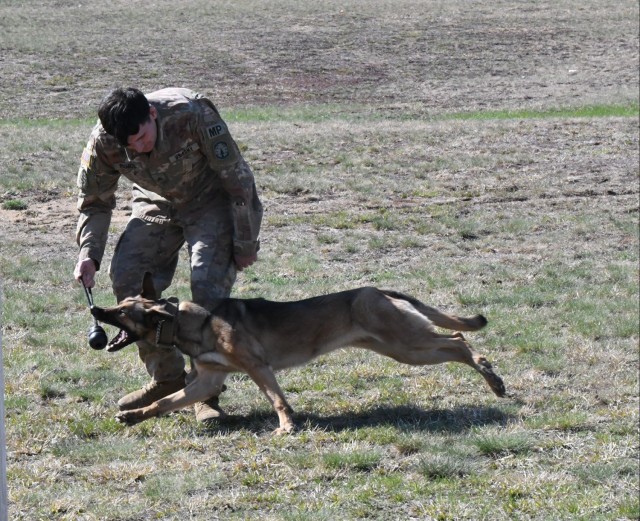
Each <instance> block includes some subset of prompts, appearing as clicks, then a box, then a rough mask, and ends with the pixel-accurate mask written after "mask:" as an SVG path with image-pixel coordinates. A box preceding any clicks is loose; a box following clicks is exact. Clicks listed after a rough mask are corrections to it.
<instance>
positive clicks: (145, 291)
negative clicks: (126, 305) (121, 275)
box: [140, 271, 158, 300]
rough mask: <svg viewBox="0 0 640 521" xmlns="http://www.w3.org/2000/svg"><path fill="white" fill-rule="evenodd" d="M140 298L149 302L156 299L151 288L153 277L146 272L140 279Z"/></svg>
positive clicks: (154, 290) (152, 287)
mask: <svg viewBox="0 0 640 521" xmlns="http://www.w3.org/2000/svg"><path fill="white" fill-rule="evenodd" d="M140 296H141V297H144V298H146V299H149V300H157V299H158V295H157V294H156V288H155V287H154V286H153V276H152V275H151V273H149V272H148V271H147V272H146V273H145V274H144V277H143V279H142V292H141V293H140Z"/></svg>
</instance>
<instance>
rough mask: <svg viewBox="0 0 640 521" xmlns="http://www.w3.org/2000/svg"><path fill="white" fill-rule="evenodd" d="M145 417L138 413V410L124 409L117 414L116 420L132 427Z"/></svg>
mask: <svg viewBox="0 0 640 521" xmlns="http://www.w3.org/2000/svg"><path fill="white" fill-rule="evenodd" d="M143 419H144V418H142V417H141V416H140V415H139V414H136V411H135V410H134V411H122V412H119V413H118V414H116V420H117V421H118V422H119V423H122V424H124V425H127V426H129V427H131V426H132V425H135V424H136V423H140V422H141V421H142V420H143Z"/></svg>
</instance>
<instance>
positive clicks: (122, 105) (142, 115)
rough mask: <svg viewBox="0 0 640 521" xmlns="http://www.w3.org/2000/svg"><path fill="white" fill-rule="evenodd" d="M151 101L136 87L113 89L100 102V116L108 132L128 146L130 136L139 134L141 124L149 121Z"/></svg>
mask: <svg viewBox="0 0 640 521" xmlns="http://www.w3.org/2000/svg"><path fill="white" fill-rule="evenodd" d="M149 112H150V108H149V101H148V100H147V98H146V97H145V95H144V94H143V93H142V92H141V91H139V90H138V89H134V88H127V89H122V88H118V89H115V90H112V91H111V92H110V93H109V94H107V95H106V96H105V98H104V99H103V100H102V101H101V102H100V107H99V108H98V117H99V118H100V122H101V123H102V127H103V128H104V130H105V131H106V132H107V134H109V135H111V136H113V137H115V138H116V140H117V141H118V143H120V144H121V145H122V146H127V144H128V139H129V136H133V135H134V134H137V133H138V132H139V129H140V125H142V124H144V123H146V122H147V121H149Z"/></svg>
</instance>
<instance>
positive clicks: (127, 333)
mask: <svg viewBox="0 0 640 521" xmlns="http://www.w3.org/2000/svg"><path fill="white" fill-rule="evenodd" d="M168 305H169V304H168V302H167V301H166V300H157V297H156V292H155V289H154V287H153V281H152V280H151V275H150V274H149V273H147V274H145V276H144V281H143V285H142V291H141V293H140V295H138V296H136V297H128V298H126V299H124V300H123V301H122V302H120V303H119V304H118V305H117V306H113V307H109V308H100V307H97V306H92V307H91V314H92V315H93V316H94V317H95V318H96V319H97V320H99V321H101V322H104V323H105V324H109V325H111V326H115V327H118V328H120V331H119V332H118V334H117V335H116V336H115V337H114V338H113V339H112V340H111V342H109V344H107V351H109V352H114V351H119V350H120V349H122V348H123V347H126V346H128V345H129V344H132V343H134V342H137V341H138V340H145V341H146V342H149V343H150V344H154V345H155V344H156V340H157V330H158V325H159V324H160V323H161V322H164V321H166V320H172V319H173V318H174V315H173V314H171V313H170V312H169V311H168V309H167V308H168Z"/></svg>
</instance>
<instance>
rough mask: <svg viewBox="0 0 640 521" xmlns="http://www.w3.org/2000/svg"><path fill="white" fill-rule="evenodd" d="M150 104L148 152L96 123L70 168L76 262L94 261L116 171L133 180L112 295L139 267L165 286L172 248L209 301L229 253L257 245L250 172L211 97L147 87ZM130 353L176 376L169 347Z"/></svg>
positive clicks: (138, 279)
mask: <svg viewBox="0 0 640 521" xmlns="http://www.w3.org/2000/svg"><path fill="white" fill-rule="evenodd" d="M146 97H147V99H148V100H149V103H150V104H151V105H152V106H153V107H155V108H156V110H157V114H158V116H157V119H156V125H157V131H158V135H157V140H156V143H155V147H154V149H153V151H152V152H151V153H150V154H137V153H135V152H133V151H131V150H129V149H127V148H124V147H122V146H120V145H119V144H118V142H117V141H116V140H115V138H113V137H112V136H110V135H108V134H107V133H106V132H105V131H104V129H103V128H102V125H101V124H100V123H98V124H97V125H96V126H95V127H94V129H93V131H92V133H91V137H90V138H89V142H88V144H87V146H86V148H85V149H84V151H83V154H82V159H81V166H80V170H79V172H78V188H79V196H78V210H79V211H80V218H79V221H78V228H77V237H76V238H77V242H78V245H79V246H80V255H79V259H80V260H82V259H86V258H91V259H94V260H95V261H97V263H98V266H99V265H100V262H101V260H102V257H103V254H104V249H105V244H106V240H107V234H108V230H109V225H110V221H111V214H112V210H113V208H115V204H116V199H115V192H116V188H117V185H118V179H119V178H120V176H124V177H126V178H127V179H129V180H131V181H132V182H133V183H134V185H133V203H132V215H131V219H130V220H129V222H128V224H127V226H126V229H125V231H124V232H123V234H122V235H121V237H120V239H119V240H118V244H117V246H116V249H115V252H114V255H113V259H112V261H111V266H110V268H109V275H110V277H111V280H112V284H113V291H114V293H115V296H116V298H117V299H118V301H120V300H122V299H124V298H126V297H128V296H132V295H137V294H138V293H139V292H140V288H141V283H142V277H143V275H144V273H145V271H149V272H151V273H152V274H153V280H154V284H155V287H156V289H157V290H158V291H159V292H161V291H164V290H165V289H167V288H168V287H169V285H170V284H171V280H172V278H173V275H174V272H175V269H176V265H177V262H178V257H179V252H180V249H181V247H182V245H183V244H184V243H185V242H186V243H187V245H188V251H189V258H190V261H191V293H192V298H193V300H194V301H195V302H197V303H198V304H200V305H203V306H205V307H211V306H212V305H213V304H214V303H215V301H216V300H217V299H219V298H221V297H227V296H229V294H230V292H231V287H232V285H233V283H234V281H235V277H236V268H235V265H234V262H233V256H234V255H237V256H251V255H254V254H255V253H256V252H257V251H258V249H259V241H258V232H259V229H260V223H261V220H262V205H261V203H260V200H259V198H258V195H257V192H256V187H255V183H254V178H253V173H252V172H251V169H250V168H249V166H248V165H247V163H246V162H245V161H244V159H243V158H242V157H241V155H240V151H239V150H238V147H237V145H236V143H235V141H234V140H233V138H232V137H231V135H230V133H229V130H228V128H227V126H226V124H225V123H224V121H223V120H222V118H221V117H220V114H219V113H218V111H217V110H216V108H215V107H214V106H213V104H212V103H211V102H210V101H209V100H208V99H206V98H204V97H203V96H201V95H200V94H197V93H195V92H193V91H190V90H187V89H177V88H173V89H163V90H160V91H157V92H153V93H151V94H148V95H147V96H146ZM138 347H139V353H140V358H141V359H142V360H143V362H144V363H145V366H146V367H147V371H148V372H149V374H150V375H151V376H152V377H153V378H154V380H155V381H157V382H162V381H167V380H173V379H175V378H177V377H179V375H181V374H182V372H183V370H184V359H183V357H182V355H181V354H180V353H179V352H178V351H177V350H175V349H165V350H160V351H158V350H153V349H152V346H149V345H147V344H145V343H144V342H139V343H138Z"/></svg>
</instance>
